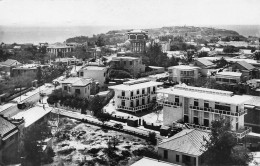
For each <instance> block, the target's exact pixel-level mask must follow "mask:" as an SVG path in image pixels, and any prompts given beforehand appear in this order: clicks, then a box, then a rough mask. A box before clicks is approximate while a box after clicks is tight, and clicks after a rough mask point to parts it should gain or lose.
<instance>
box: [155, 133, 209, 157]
mask: <svg viewBox="0 0 260 166" xmlns="http://www.w3.org/2000/svg"><path fill="white" fill-rule="evenodd" d="M203 138H206V139H209V133H208V132H204V131H200V130H196V129H185V130H183V131H181V132H179V133H177V134H175V135H174V136H172V137H170V138H169V139H167V140H165V141H163V142H162V143H160V144H159V146H158V147H159V148H163V149H168V150H173V151H177V152H181V153H185V154H190V155H194V156H200V155H201V154H203V152H204V151H205V148H204V147H203V144H205V143H206V142H204V139H203Z"/></svg>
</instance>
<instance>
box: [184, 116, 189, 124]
mask: <svg viewBox="0 0 260 166" xmlns="http://www.w3.org/2000/svg"><path fill="white" fill-rule="evenodd" d="M184 123H189V116H188V115H184Z"/></svg>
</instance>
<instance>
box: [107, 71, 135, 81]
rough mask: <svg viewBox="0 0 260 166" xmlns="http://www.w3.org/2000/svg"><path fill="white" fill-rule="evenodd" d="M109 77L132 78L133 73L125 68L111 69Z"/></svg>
mask: <svg viewBox="0 0 260 166" xmlns="http://www.w3.org/2000/svg"><path fill="white" fill-rule="evenodd" d="M109 77H110V78H111V79H115V78H117V79H124V78H132V76H131V74H130V73H128V72H126V71H124V70H114V69H112V70H110V73H109Z"/></svg>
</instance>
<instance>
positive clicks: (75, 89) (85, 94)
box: [61, 77, 94, 99]
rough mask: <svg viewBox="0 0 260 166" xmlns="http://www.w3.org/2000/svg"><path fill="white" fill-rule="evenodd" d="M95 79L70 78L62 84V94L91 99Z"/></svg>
mask: <svg viewBox="0 0 260 166" xmlns="http://www.w3.org/2000/svg"><path fill="white" fill-rule="evenodd" d="M92 82H94V81H93V79H91V78H79V77H70V78H67V79H65V80H64V81H62V82H61V85H62V92H63V93H68V94H70V95H75V96H79V97H82V98H87V99H89V97H90V94H91V88H92Z"/></svg>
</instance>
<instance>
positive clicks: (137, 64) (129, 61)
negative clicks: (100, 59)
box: [109, 56, 145, 77]
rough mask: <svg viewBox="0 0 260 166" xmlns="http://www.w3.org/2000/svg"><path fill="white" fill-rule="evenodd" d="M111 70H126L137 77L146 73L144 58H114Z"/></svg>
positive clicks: (111, 62)
mask: <svg viewBox="0 0 260 166" xmlns="http://www.w3.org/2000/svg"><path fill="white" fill-rule="evenodd" d="M109 66H110V68H111V69H116V70H125V71H127V72H129V73H130V74H131V75H133V76H134V77H136V76H137V75H138V74H140V73H143V72H145V65H144V64H142V58H141V57H140V58H139V57H130V56H120V57H113V58H112V60H111V61H110V64H109Z"/></svg>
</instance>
